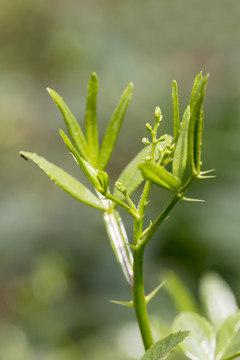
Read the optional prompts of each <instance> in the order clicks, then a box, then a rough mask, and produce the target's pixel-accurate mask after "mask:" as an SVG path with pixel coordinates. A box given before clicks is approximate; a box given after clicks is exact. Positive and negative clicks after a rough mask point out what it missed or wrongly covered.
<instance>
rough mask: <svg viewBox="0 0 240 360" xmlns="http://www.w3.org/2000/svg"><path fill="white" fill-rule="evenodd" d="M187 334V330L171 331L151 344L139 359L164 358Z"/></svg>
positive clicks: (162, 359) (158, 359)
mask: <svg viewBox="0 0 240 360" xmlns="http://www.w3.org/2000/svg"><path fill="white" fill-rule="evenodd" d="M188 334H189V331H178V332H176V333H172V334H170V335H169V336H167V337H165V338H164V339H162V340H159V341H157V342H156V343H155V344H153V345H152V346H151V347H150V349H149V350H147V352H146V353H145V354H144V355H143V357H142V358H141V360H164V359H166V358H167V357H168V356H169V355H170V353H171V352H172V351H173V350H174V349H175V348H176V346H177V345H178V344H179V343H181V342H182V341H183V340H184V339H185V338H186V337H187V336H188Z"/></svg>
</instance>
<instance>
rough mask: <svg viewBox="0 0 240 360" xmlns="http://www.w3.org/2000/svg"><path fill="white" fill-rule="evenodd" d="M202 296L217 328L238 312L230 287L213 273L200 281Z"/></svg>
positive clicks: (205, 275)
mask: <svg viewBox="0 0 240 360" xmlns="http://www.w3.org/2000/svg"><path fill="white" fill-rule="evenodd" d="M200 296H201V299H202V302H203V304H204V307H205V309H206V310H207V314H208V317H209V318H210V320H211V322H212V323H213V324H214V325H215V327H216V328H218V327H219V326H220V325H221V324H222V323H223V321H224V320H225V319H227V318H228V317H229V316H230V315H231V314H233V313H234V312H235V311H236V310H238V306H237V302H236V299H235V297H234V295H233V292H232V291H231V289H230V287H229V285H228V284H227V283H226V281H225V280H223V278H222V277H221V276H220V275H218V274H217V273H215V272H213V271H211V272H207V273H205V274H204V275H203V276H202V278H201V279H200Z"/></svg>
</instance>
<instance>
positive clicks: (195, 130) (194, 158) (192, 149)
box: [188, 75, 209, 175]
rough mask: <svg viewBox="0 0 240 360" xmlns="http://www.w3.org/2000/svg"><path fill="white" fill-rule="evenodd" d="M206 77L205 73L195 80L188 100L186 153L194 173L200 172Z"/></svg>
mask: <svg viewBox="0 0 240 360" xmlns="http://www.w3.org/2000/svg"><path fill="white" fill-rule="evenodd" d="M208 77H209V76H208V75H206V76H205V77H204V78H202V79H201V80H198V81H197V84H196V86H195V85H194V86H195V87H194V90H193V93H192V96H191V99H190V102H189V106H190V112H191V116H190V123H189V137H188V153H189V163H190V168H191V170H192V173H193V174H195V175H198V174H199V173H200V167H201V149H202V134H203V100H204V96H205V90H206V85H207V80H208ZM195 83H196V81H195Z"/></svg>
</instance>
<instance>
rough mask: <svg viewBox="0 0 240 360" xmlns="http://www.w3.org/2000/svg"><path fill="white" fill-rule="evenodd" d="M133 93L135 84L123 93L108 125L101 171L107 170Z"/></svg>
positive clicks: (101, 156) (102, 148) (102, 146)
mask: <svg viewBox="0 0 240 360" xmlns="http://www.w3.org/2000/svg"><path fill="white" fill-rule="evenodd" d="M132 91H133V83H130V84H129V85H128V87H127V88H126V89H125V91H124V92H123V94H122V97H121V99H120V102H119V104H118V106H117V107H116V109H115V111H114V113H113V115H112V118H111V120H110V123H109V125H108V128H107V130H106V133H105V136H104V138H103V142H102V145H101V150H100V155H99V161H98V167H99V169H101V170H103V169H105V167H106V166H107V164H108V161H109V159H110V156H111V154H112V151H113V148H114V145H115V143H116V140H117V137H118V133H119V131H120V128H121V125H122V121H123V118H124V115H125V112H126V110H127V107H128V104H129V101H130V100H131V97H132Z"/></svg>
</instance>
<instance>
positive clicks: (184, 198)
mask: <svg viewBox="0 0 240 360" xmlns="http://www.w3.org/2000/svg"><path fill="white" fill-rule="evenodd" d="M181 200H184V201H194V202H205V200H201V199H191V198H187V197H185V196H183V197H182V199H181Z"/></svg>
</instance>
